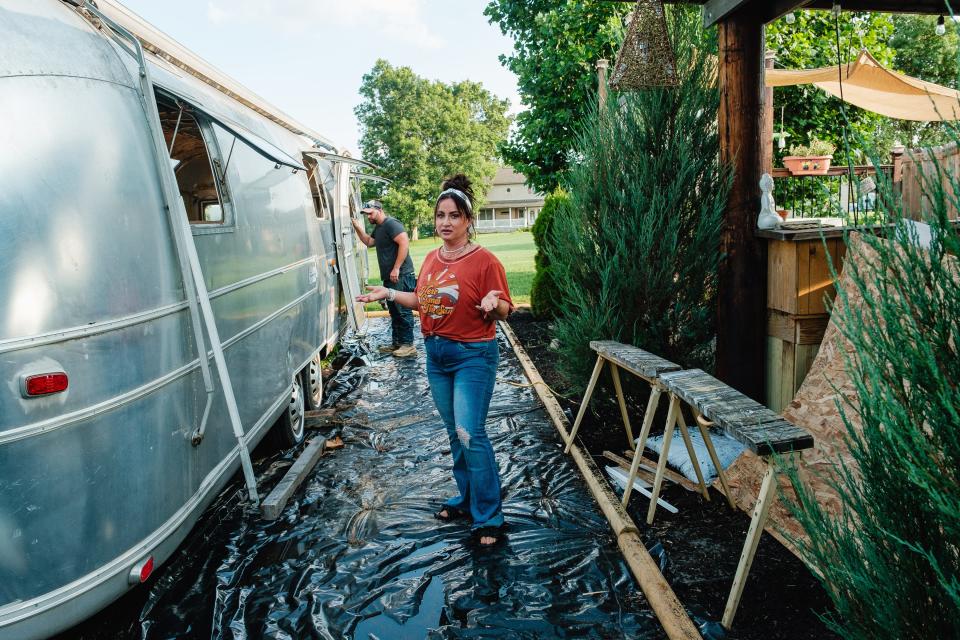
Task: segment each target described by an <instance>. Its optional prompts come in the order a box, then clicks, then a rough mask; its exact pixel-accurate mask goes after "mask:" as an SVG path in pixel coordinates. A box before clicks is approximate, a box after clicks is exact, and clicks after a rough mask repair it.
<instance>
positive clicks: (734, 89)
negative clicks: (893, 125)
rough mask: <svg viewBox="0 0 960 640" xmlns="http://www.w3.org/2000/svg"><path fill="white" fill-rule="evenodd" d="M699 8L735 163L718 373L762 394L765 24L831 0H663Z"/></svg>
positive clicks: (893, 2)
mask: <svg viewBox="0 0 960 640" xmlns="http://www.w3.org/2000/svg"><path fill="white" fill-rule="evenodd" d="M666 1H667V2H674V3H681V4H698V5H702V6H703V21H704V27H705V28H708V27H712V26H714V25H716V27H717V29H718V31H719V33H718V35H719V42H720V48H719V58H720V59H719V69H718V73H719V82H720V113H719V126H720V148H721V151H720V154H721V160H722V161H723V162H725V163H729V164H731V165H732V166H733V169H734V179H733V187H732V189H731V191H730V198H729V201H728V203H727V209H726V212H725V214H724V230H723V238H722V242H721V250H722V251H723V253H724V255H725V256H726V257H725V259H724V261H723V262H722V263H721V267H720V282H719V291H718V307H717V321H718V335H717V375H718V376H719V378H720V379H721V380H723V381H724V382H726V383H727V384H729V385H730V386H732V387H734V388H735V389H737V390H739V391H741V392H743V393H744V394H746V395H748V396H749V397H751V398H753V399H755V400H763V399H764V395H765V394H764V378H765V375H764V364H765V359H766V349H767V344H766V337H767V304H766V294H767V243H766V241H765V240H763V239H761V238H758V237H757V236H756V235H755V230H756V218H757V211H758V207H759V204H758V203H759V202H760V187H759V182H760V176H761V175H762V174H763V171H764V169H765V161H766V148H767V146H768V140H767V139H766V138H765V137H764V131H765V130H771V129H770V126H772V123H768V122H766V120H768V119H769V117H770V116H769V115H765V112H767V111H768V110H767V109H766V103H767V102H769V101H770V100H771V99H772V96H771V93H770V92H768V91H767V88H766V87H765V82H764V67H765V42H764V26H765V25H766V23H768V22H771V21H773V20H776V19H777V18H780V17H781V16H783V15H785V14H787V13H789V12H791V11H796V10H799V9H830V8H831V7H832V6H833V5H834V0H706V1H704V0H666ZM839 4H840V7H841V9H842V10H844V11H879V12H887V13H920V14H933V15H941V14H947V15H949V10H948V9H947V6H946V2H945V1H944V0H912V1H911V2H905V1H904V0H839Z"/></svg>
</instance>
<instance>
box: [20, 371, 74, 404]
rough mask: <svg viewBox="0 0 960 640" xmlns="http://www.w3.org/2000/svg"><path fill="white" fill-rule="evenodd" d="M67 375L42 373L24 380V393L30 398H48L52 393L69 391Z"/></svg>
mask: <svg viewBox="0 0 960 640" xmlns="http://www.w3.org/2000/svg"><path fill="white" fill-rule="evenodd" d="M67 384H68V381H67V374H65V373H64V372H62V371H58V372H56V373H41V374H39V375H35V376H27V377H26V378H24V379H23V393H24V395H25V396H27V397H28V398H32V397H34V396H46V395H50V394H51V393H60V392H61V391H66V389H67Z"/></svg>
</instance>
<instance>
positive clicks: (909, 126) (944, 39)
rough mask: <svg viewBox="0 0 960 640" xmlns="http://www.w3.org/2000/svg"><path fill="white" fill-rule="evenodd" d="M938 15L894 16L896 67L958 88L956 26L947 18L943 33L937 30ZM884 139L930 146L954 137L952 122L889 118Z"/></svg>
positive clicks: (921, 77)
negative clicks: (940, 34) (951, 130)
mask: <svg viewBox="0 0 960 640" xmlns="http://www.w3.org/2000/svg"><path fill="white" fill-rule="evenodd" d="M936 27H937V17H936V16H917V15H897V16H894V17H893V36H892V37H891V38H890V46H891V47H892V48H893V50H894V52H895V53H894V57H893V68H894V69H895V70H897V71H900V72H902V73H905V74H907V75H908V76H913V77H915V78H920V79H921V80H926V81H927V82H935V83H937V84H941V85H944V86H947V87H952V88H954V89H956V88H957V86H958V85H957V55H958V50H957V43H958V40H960V38H958V37H957V26H956V24H955V23H953V21H947V24H946V27H947V31H946V33H945V34H944V35H942V36H938V35H937V33H936ZM884 134H885V135H884V140H883V142H894V141H900V142H902V143H903V144H905V145H908V146H912V147H916V146H931V145H939V144H944V143H946V142H949V141H950V140H952V136H951V133H950V125H946V124H944V123H942V122H913V121H910V120H890V121H889V123H888V125H887V127H886V131H885V132H884Z"/></svg>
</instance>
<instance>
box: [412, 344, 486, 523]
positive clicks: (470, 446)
mask: <svg viewBox="0 0 960 640" xmlns="http://www.w3.org/2000/svg"><path fill="white" fill-rule="evenodd" d="M423 342H424V345H425V346H426V350H427V379H428V380H429V381H430V392H431V393H432V394H433V401H434V403H435V404H436V405H437V411H439V412H440V418H441V419H442V420H443V424H444V425H445V426H446V427H447V436H448V437H449V438H450V453H451V455H452V456H453V477H454V479H455V480H456V481H457V489H459V490H460V495H458V496H457V497H456V498H452V499H450V500H448V501H447V502H446V505H445V506H447V507H450V508H451V509H457V510H459V511H463V512H469V513H470V516H471V517H472V518H473V528H475V529H476V528H479V527H499V526H501V525H503V512H502V511H501V501H500V473H499V470H498V468H497V461H496V459H495V458H494V455H493V445H492V444H491V443H490V439H489V438H488V437H487V430H486V429H485V428H484V423H485V422H486V420H487V410H488V409H489V408H490V398H491V396H492V395H493V385H494V382H496V376H497V363H498V362H499V360H500V351H499V347H498V346H497V341H496V340H489V341H486V342H457V341H456V340H449V339H447V338H441V337H439V336H427V337H425V338H424V339H423Z"/></svg>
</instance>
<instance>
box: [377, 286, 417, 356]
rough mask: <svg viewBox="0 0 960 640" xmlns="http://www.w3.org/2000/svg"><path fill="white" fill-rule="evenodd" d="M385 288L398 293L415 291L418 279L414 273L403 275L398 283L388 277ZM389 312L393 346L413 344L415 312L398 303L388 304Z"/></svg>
mask: <svg viewBox="0 0 960 640" xmlns="http://www.w3.org/2000/svg"><path fill="white" fill-rule="evenodd" d="M383 286H385V287H387V288H388V289H396V290H397V291H413V290H414V289H416V288H417V279H416V278H415V277H414V276H413V273H412V272H411V273H401V274H400V279H399V280H398V281H397V282H390V278H389V274H388V277H386V278H383ZM387 310H388V311H389V312H390V324H391V328H392V329H393V345H394V346H395V347H399V346H400V345H403V344H410V345H412V344H413V311H411V310H410V309H408V308H406V307H402V306H400V305H399V304H397V303H396V302H388V303H387Z"/></svg>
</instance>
